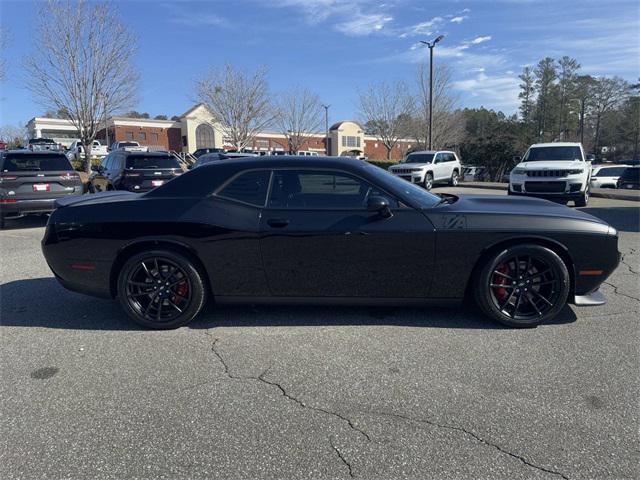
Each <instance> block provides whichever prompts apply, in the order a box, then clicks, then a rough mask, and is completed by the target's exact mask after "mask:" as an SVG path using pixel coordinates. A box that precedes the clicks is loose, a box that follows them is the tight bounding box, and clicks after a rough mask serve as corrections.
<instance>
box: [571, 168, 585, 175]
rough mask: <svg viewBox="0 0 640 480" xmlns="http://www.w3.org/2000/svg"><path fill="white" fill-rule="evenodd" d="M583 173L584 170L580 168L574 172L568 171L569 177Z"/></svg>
mask: <svg viewBox="0 0 640 480" xmlns="http://www.w3.org/2000/svg"><path fill="white" fill-rule="evenodd" d="M583 172H584V170H583V169H582V168H576V169H575V170H569V175H578V174H580V173H583Z"/></svg>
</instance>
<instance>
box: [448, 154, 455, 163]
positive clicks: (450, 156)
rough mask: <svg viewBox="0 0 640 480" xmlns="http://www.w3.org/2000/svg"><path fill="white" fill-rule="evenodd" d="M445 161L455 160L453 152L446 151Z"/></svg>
mask: <svg viewBox="0 0 640 480" xmlns="http://www.w3.org/2000/svg"><path fill="white" fill-rule="evenodd" d="M446 161H447V162H455V161H456V157H454V156H453V153H447V160H446Z"/></svg>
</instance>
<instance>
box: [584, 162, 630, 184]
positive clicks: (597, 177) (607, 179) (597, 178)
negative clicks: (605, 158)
mask: <svg viewBox="0 0 640 480" xmlns="http://www.w3.org/2000/svg"><path fill="white" fill-rule="evenodd" d="M626 168H627V166H626V165H616V164H613V165H598V166H597V167H594V168H592V169H591V188H618V187H617V185H618V178H620V175H622V172H624V171H625V169H626Z"/></svg>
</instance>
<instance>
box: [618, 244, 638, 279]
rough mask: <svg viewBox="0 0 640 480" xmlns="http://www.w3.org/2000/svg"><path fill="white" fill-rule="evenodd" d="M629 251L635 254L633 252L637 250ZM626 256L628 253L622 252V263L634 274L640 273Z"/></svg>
mask: <svg viewBox="0 0 640 480" xmlns="http://www.w3.org/2000/svg"><path fill="white" fill-rule="evenodd" d="M629 253H630V254H631V255H633V254H635V250H634V249H631V251H630V252H629ZM626 256H627V254H626V253H623V254H622V256H621V257H620V263H622V264H623V265H624V266H625V267H627V268H628V269H629V271H630V272H631V273H633V274H634V275H640V272H638V271H637V270H634V269H633V267H632V266H631V265H629V264H628V263H627V261H626V260H625V257H626Z"/></svg>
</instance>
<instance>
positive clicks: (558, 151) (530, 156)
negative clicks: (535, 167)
mask: <svg viewBox="0 0 640 480" xmlns="http://www.w3.org/2000/svg"><path fill="white" fill-rule="evenodd" d="M544 160H561V161H562V160H569V161H573V160H579V161H581V160H582V153H581V152H580V147H535V148H530V149H529V151H528V152H527V153H526V154H525V156H524V158H523V159H522V161H523V162H539V161H544Z"/></svg>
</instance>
